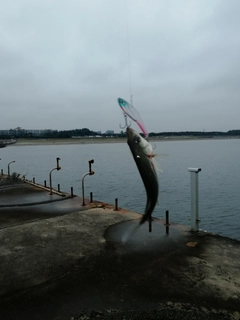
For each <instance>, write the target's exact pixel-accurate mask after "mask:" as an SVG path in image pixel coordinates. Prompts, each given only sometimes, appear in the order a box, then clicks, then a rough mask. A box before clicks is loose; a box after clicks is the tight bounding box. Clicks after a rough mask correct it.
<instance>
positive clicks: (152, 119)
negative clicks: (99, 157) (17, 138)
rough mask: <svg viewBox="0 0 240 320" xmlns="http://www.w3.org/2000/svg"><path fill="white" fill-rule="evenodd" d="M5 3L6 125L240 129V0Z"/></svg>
mask: <svg viewBox="0 0 240 320" xmlns="http://www.w3.org/2000/svg"><path fill="white" fill-rule="evenodd" d="M0 4H1V10H0V129H1V130H4V129H10V128H16V127H22V128H24V129H56V130H69V129H81V128H89V129H90V130H93V131H98V130H101V131H102V132H105V131H106V130H114V131H115V132H120V131H121V130H122V129H121V128H120V124H121V125H122V126H123V125H124V118H123V114H122V112H121V109H120V107H119V105H118V102H117V98H118V97H120V98H123V99H125V100H127V101H130V99H131V96H132V101H133V105H134V107H135V108H136V109H137V110H138V112H139V113H140V114H141V118H142V119H143V121H144V124H145V127H146V128H147V130H148V131H149V132H166V131H203V130H205V131H228V130H231V129H240V123H239V119H240V35H239V32H240V19H239V14H240V1H239V0H229V1H227V0H181V1H179V0H174V1H173V0H121V1H120V0H68V1H67V0H34V1H32V0H18V1H13V0H8V1H3V0H0ZM131 126H132V127H133V128H134V129H137V127H136V125H135V123H132V124H131Z"/></svg>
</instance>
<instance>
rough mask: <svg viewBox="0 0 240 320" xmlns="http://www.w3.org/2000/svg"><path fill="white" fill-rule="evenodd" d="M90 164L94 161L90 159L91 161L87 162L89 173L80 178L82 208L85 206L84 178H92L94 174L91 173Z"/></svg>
mask: <svg viewBox="0 0 240 320" xmlns="http://www.w3.org/2000/svg"><path fill="white" fill-rule="evenodd" d="M92 163H94V160H93V159H92V160H89V161H88V164H89V172H87V173H85V174H84V175H83V177H82V206H85V205H86V203H85V201H84V178H85V177H86V176H88V175H89V176H92V175H93V174H94V171H92Z"/></svg>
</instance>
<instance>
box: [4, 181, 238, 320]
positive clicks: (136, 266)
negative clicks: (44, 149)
mask: <svg viewBox="0 0 240 320" xmlns="http://www.w3.org/2000/svg"><path fill="white" fill-rule="evenodd" d="M85 201H86V200H85ZM81 203H82V198H81V197H74V198H72V197H71V196H69V195H68V194H65V195H63V196H61V195H58V194H53V195H49V192H47V191H46V190H44V189H40V188H38V187H36V186H34V185H29V184H27V183H24V182H22V181H21V182H14V183H8V184H0V261H1V264H0V319H4V320H8V319H9V320H10V319H11V320H13V319H18V320H19V319H32V320H35V319H36V320H38V319H41V320H42V319H45V320H48V319H49V320H50V319H51V320H53V319H58V320H59V319H60V320H61V319H68V320H70V319H71V320H73V319H76V320H80V319H203V318H204V319H205V320H206V319H236V320H237V319H240V243H239V242H238V241H235V240H232V239H229V238H224V237H220V236H217V235H213V234H209V233H206V232H201V231H200V232H197V233H193V232H191V231H190V230H189V228H187V227H185V226H181V225H175V224H171V226H170V227H169V234H166V227H165V225H164V223H165V221H162V220H159V219H154V221H153V223H152V232H151V233H149V232H148V224H145V225H143V226H141V227H139V228H137V225H138V223H139V220H140V217H141V216H140V214H138V213H134V212H130V211H126V210H123V209H119V210H118V211H116V210H114V206H112V205H109V204H105V203H101V202H93V203H90V202H89V201H86V206H84V207H83V206H81ZM129 235H130V236H129Z"/></svg>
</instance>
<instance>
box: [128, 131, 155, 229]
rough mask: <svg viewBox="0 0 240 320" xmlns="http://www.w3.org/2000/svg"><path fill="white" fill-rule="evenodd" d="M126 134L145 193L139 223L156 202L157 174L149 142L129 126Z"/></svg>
mask: <svg viewBox="0 0 240 320" xmlns="http://www.w3.org/2000/svg"><path fill="white" fill-rule="evenodd" d="M126 134H127V143H128V146H129V148H130V150H131V152H132V156H133V159H134V160H135V163H136V165H137V168H138V171H139V173H140V176H141V178H142V181H143V184H144V186H145V190H146V194H147V202H146V207H145V211H144V214H143V217H142V219H141V220H140V225H141V224H143V223H144V222H145V221H147V220H149V219H151V215H152V212H153V210H154V208H155V206H156V204H157V201H158V192H159V184H158V176H157V172H156V169H155V166H154V162H153V157H154V154H153V148H152V146H151V144H150V143H149V142H148V141H147V140H145V139H144V138H143V137H142V136H141V135H140V134H138V133H137V132H136V131H135V130H134V129H132V128H130V127H127V129H126Z"/></svg>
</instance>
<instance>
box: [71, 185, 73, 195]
mask: <svg viewBox="0 0 240 320" xmlns="http://www.w3.org/2000/svg"><path fill="white" fill-rule="evenodd" d="M71 197H72V198H73V187H71Z"/></svg>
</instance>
